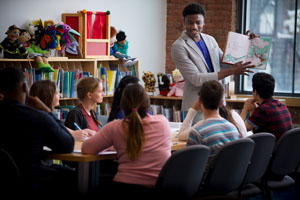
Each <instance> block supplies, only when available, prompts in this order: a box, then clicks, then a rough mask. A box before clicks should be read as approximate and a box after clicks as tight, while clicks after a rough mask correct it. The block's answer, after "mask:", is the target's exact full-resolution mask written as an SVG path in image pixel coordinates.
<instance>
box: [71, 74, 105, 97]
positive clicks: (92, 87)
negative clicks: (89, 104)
mask: <svg viewBox="0 0 300 200" xmlns="http://www.w3.org/2000/svg"><path fill="white" fill-rule="evenodd" d="M99 83H101V84H102V82H101V80H99V79H98V78H93V77H86V78H83V79H81V80H80V81H79V82H78V84H77V97H78V99H79V100H80V101H83V100H84V98H85V97H86V95H87V93H89V92H95V91H96V90H97V88H98V86H99Z"/></svg>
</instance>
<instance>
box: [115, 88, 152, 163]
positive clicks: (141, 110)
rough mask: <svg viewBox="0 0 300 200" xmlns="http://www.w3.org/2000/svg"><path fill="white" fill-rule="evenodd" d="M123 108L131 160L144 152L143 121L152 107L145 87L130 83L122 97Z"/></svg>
mask: <svg viewBox="0 0 300 200" xmlns="http://www.w3.org/2000/svg"><path fill="white" fill-rule="evenodd" d="M120 103H121V105H120V106H121V109H122V110H123V111H124V113H125V116H126V117H125V119H123V122H122V127H123V130H124V132H125V134H126V136H127V141H126V143H127V147H126V153H127V155H128V157H129V159H130V160H136V159H137V158H138V157H139V156H140V155H141V154H142V152H143V147H144V144H145V133H144V128H143V125H145V124H144V123H145V122H143V121H142V119H143V118H144V117H146V115H147V111H148V109H149V107H150V99H149V97H148V95H147V93H146V91H145V89H144V88H143V87H142V86H141V85H140V84H138V83H136V84H128V85H127V86H126V87H125V89H124V91H123V93H122V98H121V102H120Z"/></svg>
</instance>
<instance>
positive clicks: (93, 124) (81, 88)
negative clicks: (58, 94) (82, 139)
mask: <svg viewBox="0 0 300 200" xmlns="http://www.w3.org/2000/svg"><path fill="white" fill-rule="evenodd" d="M103 96H104V93H103V86H102V82H101V81H100V80H99V79H97V78H93V77H86V78H83V79H81V80H80V81H79V82H78V84H77V97H78V99H79V101H80V104H79V105H78V106H76V107H75V108H74V109H73V110H71V111H70V112H69V113H68V115H67V118H66V121H65V125H66V127H68V128H70V129H72V130H77V129H78V128H77V127H76V126H75V125H74V122H75V123H76V124H77V125H78V126H79V127H80V128H81V129H86V128H89V129H91V130H94V131H98V130H99V127H98V125H100V126H102V124H101V123H100V122H99V121H98V119H97V115H96V112H95V111H94V107H95V104H97V103H101V102H102V100H103Z"/></svg>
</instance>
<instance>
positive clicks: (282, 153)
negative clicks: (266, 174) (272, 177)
mask: <svg viewBox="0 0 300 200" xmlns="http://www.w3.org/2000/svg"><path fill="white" fill-rule="evenodd" d="M299 162H300V128H293V129H291V130H289V131H287V132H286V133H285V134H284V135H282V136H281V137H280V138H279V140H278V141H277V142H276V144H275V146H274V150H273V155H272V158H271V161H270V170H271V172H273V173H275V174H278V175H287V174H290V173H292V172H294V170H295V169H296V168H297V166H298V165H299Z"/></svg>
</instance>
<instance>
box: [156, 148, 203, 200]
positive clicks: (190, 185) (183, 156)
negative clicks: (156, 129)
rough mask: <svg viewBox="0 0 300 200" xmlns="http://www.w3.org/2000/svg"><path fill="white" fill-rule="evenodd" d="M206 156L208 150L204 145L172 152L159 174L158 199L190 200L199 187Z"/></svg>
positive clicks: (157, 184)
mask: <svg viewBox="0 0 300 200" xmlns="http://www.w3.org/2000/svg"><path fill="white" fill-rule="evenodd" d="M208 156H209V148H208V147H207V146H205V145H193V146H189V147H186V148H184V149H181V150H178V151H176V152H174V153H173V154H172V156H171V157H170V158H169V159H168V161H167V162H166V163H165V165H164V166H163V168H162V169H161V171H160V173H159V177H158V180H157V183H156V189H157V191H158V195H159V199H191V198H192V197H193V196H194V195H195V194H196V192H197V190H198V188H199V186H200V183H201V180H202V176H203V174H204V171H205V167H206V164H207V160H208Z"/></svg>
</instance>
